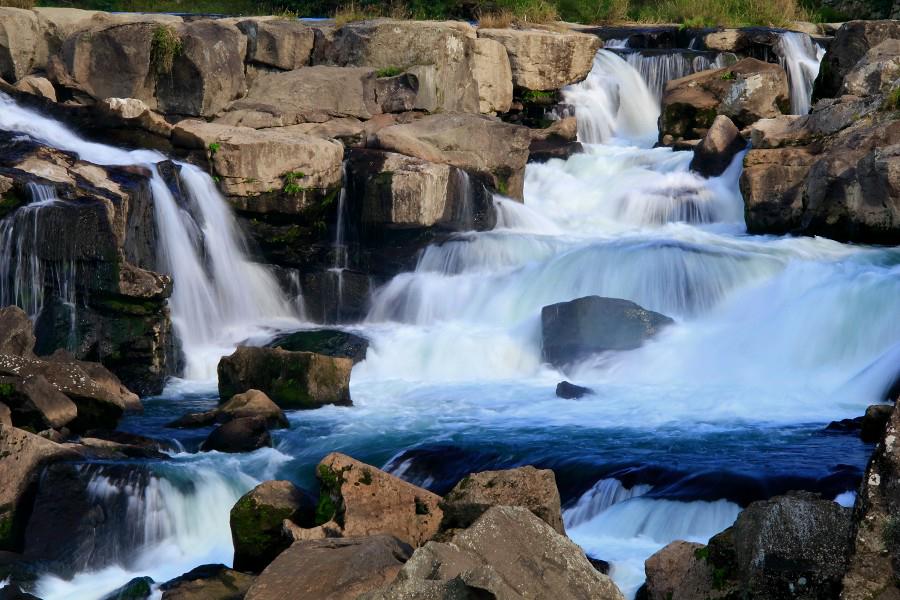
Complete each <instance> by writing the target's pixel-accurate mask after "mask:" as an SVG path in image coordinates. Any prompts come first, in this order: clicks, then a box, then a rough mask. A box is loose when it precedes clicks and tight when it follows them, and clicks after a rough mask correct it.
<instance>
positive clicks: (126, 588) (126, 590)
mask: <svg viewBox="0 0 900 600" xmlns="http://www.w3.org/2000/svg"><path fill="white" fill-rule="evenodd" d="M155 583H156V582H155V581H153V578H152V577H135V578H134V579H132V580H131V581H129V582H128V583H126V584H125V585H123V586H122V587H120V588H119V589H117V590H114V591H112V592H110V593H109V594H107V595H105V596H104V597H103V600H146V599H147V598H149V597H150V596H151V594H152V593H153V589H152V586H153V584H155Z"/></svg>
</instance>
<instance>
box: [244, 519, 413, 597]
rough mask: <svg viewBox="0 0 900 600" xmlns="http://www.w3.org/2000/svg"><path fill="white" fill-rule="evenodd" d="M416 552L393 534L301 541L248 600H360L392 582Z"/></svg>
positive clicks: (269, 570)
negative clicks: (303, 599) (283, 599)
mask: <svg viewBox="0 0 900 600" xmlns="http://www.w3.org/2000/svg"><path fill="white" fill-rule="evenodd" d="M411 553H412V549H411V548H410V547H409V546H408V545H406V544H404V543H403V542H401V541H400V540H398V539H397V538H394V537H391V536H389V535H373V536H369V537H351V538H343V539H330V540H313V541H307V542H296V543H294V544H293V545H292V546H291V547H290V548H288V549H287V550H285V551H284V552H282V553H281V554H280V555H279V556H278V558H276V559H275V561H274V562H273V563H272V564H271V565H269V566H268V567H267V568H266V570H265V571H263V572H262V573H261V574H260V576H259V577H258V578H257V580H256V581H255V582H254V584H253V585H252V586H251V587H250V590H249V591H248V592H247V596H246V600H281V599H282V598H316V599H317V600H318V599H321V600H356V598H358V597H359V596H360V594H364V593H366V592H368V591H370V590H373V589H376V588H378V587H380V586H383V585H386V584H388V583H390V582H391V581H393V580H394V578H395V577H396V575H397V572H398V571H399V570H400V568H401V567H402V566H403V563H404V562H406V560H407V559H408V558H409V556H410V554H411Z"/></svg>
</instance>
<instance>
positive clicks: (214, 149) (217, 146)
mask: <svg viewBox="0 0 900 600" xmlns="http://www.w3.org/2000/svg"><path fill="white" fill-rule="evenodd" d="M208 148H209V153H210V154H212V155H213V156H215V155H216V152H218V151H219V150H221V149H222V144H220V143H219V142H213V143H211V144H210V145H209V146H208Z"/></svg>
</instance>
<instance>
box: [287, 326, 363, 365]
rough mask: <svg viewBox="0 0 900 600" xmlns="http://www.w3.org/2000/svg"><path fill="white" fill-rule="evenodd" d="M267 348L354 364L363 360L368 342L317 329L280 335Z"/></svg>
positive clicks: (358, 337)
mask: <svg viewBox="0 0 900 600" xmlns="http://www.w3.org/2000/svg"><path fill="white" fill-rule="evenodd" d="M269 346H270V347H272V348H281V349H283V350H289V351H291V352H315V353H316V354H324V355H326V356H336V357H340V358H349V359H351V360H353V364H356V363H358V362H360V361H362V360H365V358H366V351H367V350H368V349H369V340H367V339H366V338H364V337H361V336H359V335H356V334H354V333H350V332H347V331H340V330H338V329H317V330H312V331H295V332H294V333H286V334H283V335H280V336H278V337H276V338H275V339H274V340H272V341H271V342H270V343H269Z"/></svg>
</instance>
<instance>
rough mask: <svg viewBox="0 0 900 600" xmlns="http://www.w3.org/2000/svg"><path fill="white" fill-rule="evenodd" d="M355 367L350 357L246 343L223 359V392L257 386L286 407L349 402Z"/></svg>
mask: <svg viewBox="0 0 900 600" xmlns="http://www.w3.org/2000/svg"><path fill="white" fill-rule="evenodd" d="M352 368H353V361H352V360H351V359H349V358H339V357H333V356H325V355H323V354H315V353H312V352H289V351H287V350H282V349H280V348H251V347H246V346H242V347H240V348H238V349H237V350H235V352H234V354H232V355H231V356H226V357H223V358H222V360H220V361H219V368H218V373H219V396H220V398H231V397H232V396H234V395H235V394H239V393H242V392H245V391H247V390H250V389H257V390H260V391H262V392H263V393H265V394H266V395H268V396H269V397H270V398H271V399H272V400H273V401H274V402H275V403H276V404H278V406H280V407H281V408H284V409H312V408H319V407H321V406H324V405H326V404H337V405H339V406H349V405H350V404H351V402H350V371H351V369H352Z"/></svg>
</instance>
